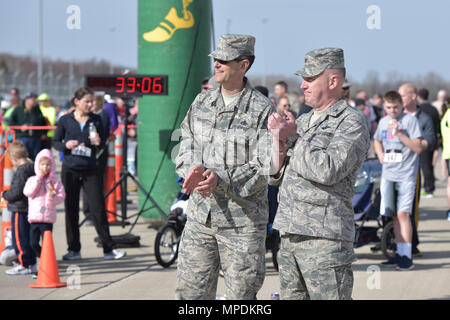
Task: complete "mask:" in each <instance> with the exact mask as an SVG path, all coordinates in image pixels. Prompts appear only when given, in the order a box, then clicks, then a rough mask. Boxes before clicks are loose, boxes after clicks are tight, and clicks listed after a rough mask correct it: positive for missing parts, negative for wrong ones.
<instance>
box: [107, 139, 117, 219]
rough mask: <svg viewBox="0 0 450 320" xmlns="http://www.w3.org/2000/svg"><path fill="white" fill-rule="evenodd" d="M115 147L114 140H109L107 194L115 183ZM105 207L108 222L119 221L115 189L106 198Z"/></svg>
mask: <svg viewBox="0 0 450 320" xmlns="http://www.w3.org/2000/svg"><path fill="white" fill-rule="evenodd" d="M115 157H116V155H115V148H114V141H111V140H110V141H109V144H108V160H107V164H106V172H105V175H106V178H105V194H107V193H108V192H109V191H110V190H111V189H112V188H113V187H114V184H115V181H116V179H115V174H116V172H115V170H116V168H115V163H116V161H115ZM105 208H106V215H107V217H108V222H115V221H117V218H116V215H115V213H116V211H117V204H116V193H115V190H114V191H113V192H111V193H110V194H109V196H108V197H107V198H106V199H105Z"/></svg>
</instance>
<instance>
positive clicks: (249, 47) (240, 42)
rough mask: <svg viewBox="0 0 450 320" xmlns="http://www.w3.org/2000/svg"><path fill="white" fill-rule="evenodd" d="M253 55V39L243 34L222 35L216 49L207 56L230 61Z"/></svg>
mask: <svg viewBox="0 0 450 320" xmlns="http://www.w3.org/2000/svg"><path fill="white" fill-rule="evenodd" d="M254 55H255V37H253V36H249V35H245V34H224V35H221V36H220V38H219V41H218V43H217V48H216V50H214V51H213V52H211V53H210V54H209V56H210V57H213V58H214V59H218V60H223V61H231V60H234V59H236V58H238V57H240V56H254Z"/></svg>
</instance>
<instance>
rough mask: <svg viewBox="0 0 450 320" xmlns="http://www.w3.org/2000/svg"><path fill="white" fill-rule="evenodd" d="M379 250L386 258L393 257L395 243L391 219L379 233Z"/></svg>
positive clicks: (395, 247) (395, 248) (395, 249)
mask: <svg viewBox="0 0 450 320" xmlns="http://www.w3.org/2000/svg"><path fill="white" fill-rule="evenodd" d="M381 251H383V254H384V256H385V257H386V259H388V260H389V259H391V258H393V257H395V254H396V252H397V244H396V243H395V235H394V222H393V221H390V222H389V223H387V224H386V226H385V227H384V228H383V233H382V234H381Z"/></svg>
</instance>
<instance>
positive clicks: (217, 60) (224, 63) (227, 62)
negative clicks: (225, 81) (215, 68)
mask: <svg viewBox="0 0 450 320" xmlns="http://www.w3.org/2000/svg"><path fill="white" fill-rule="evenodd" d="M242 60H245V59H240V58H236V59H233V60H229V61H224V60H220V59H214V62H218V63H220V64H223V65H227V64H229V63H230V62H231V61H236V62H239V61H242Z"/></svg>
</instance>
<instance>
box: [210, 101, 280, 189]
mask: <svg viewBox="0 0 450 320" xmlns="http://www.w3.org/2000/svg"><path fill="white" fill-rule="evenodd" d="M272 113H273V109H272V108H271V107H267V108H266V109H265V110H264V111H263V113H262V115H261V117H260V119H261V121H260V123H259V125H258V128H257V133H256V137H255V139H254V142H255V143H256V144H255V145H253V146H254V148H253V152H251V154H250V159H249V161H248V162H247V163H245V164H243V165H241V166H237V167H234V168H231V169H227V170H217V171H216V173H217V175H218V176H219V183H218V188H222V189H223V190H224V191H225V192H226V193H229V194H232V195H235V196H237V197H243V198H245V197H249V196H251V195H253V194H254V193H256V192H258V191H260V190H261V188H264V187H265V186H266V185H267V184H268V182H269V177H270V176H269V169H270V159H271V151H272V136H271V135H270V133H269V130H268V128H267V123H268V119H269V116H270V114H272Z"/></svg>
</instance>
